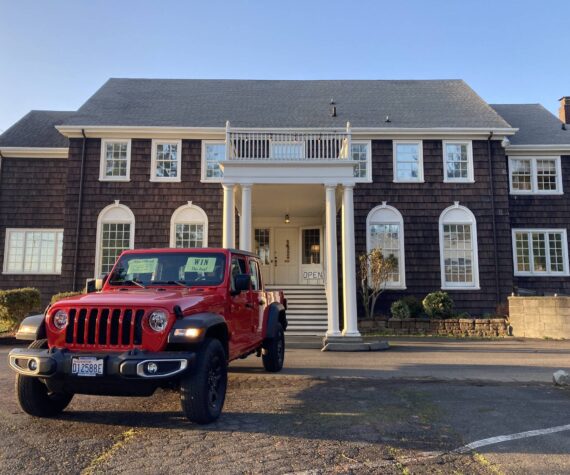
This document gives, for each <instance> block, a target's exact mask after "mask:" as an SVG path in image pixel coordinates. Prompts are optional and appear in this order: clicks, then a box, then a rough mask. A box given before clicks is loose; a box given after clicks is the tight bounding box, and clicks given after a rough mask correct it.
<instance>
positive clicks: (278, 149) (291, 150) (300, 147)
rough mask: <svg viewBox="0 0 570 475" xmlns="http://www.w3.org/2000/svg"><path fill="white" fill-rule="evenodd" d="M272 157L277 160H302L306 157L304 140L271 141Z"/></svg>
mask: <svg viewBox="0 0 570 475" xmlns="http://www.w3.org/2000/svg"><path fill="white" fill-rule="evenodd" d="M270 147H271V158H273V159H275V160H300V159H302V158H305V142H304V141H277V140H276V141H271V144H270Z"/></svg>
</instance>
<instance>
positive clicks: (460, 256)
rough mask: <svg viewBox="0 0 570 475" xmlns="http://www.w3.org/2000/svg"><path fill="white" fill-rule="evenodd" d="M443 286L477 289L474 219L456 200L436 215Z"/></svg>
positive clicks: (477, 272)
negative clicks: (438, 215)
mask: <svg viewBox="0 0 570 475" xmlns="http://www.w3.org/2000/svg"><path fill="white" fill-rule="evenodd" d="M439 249H440V259H441V288H442V289H478V288H479V262H478V257H477V222H476V220H475V216H474V215H473V213H472V212H471V211H470V210H469V209H467V208H466V207H465V206H460V205H459V201H456V202H455V204H454V205H453V206H450V207H449V208H446V209H445V210H444V211H443V213H441V216H440V217H439Z"/></svg>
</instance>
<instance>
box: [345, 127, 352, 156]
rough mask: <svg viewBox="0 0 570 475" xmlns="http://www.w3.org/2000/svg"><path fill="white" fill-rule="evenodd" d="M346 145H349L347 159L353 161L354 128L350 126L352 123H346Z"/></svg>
mask: <svg viewBox="0 0 570 475" xmlns="http://www.w3.org/2000/svg"><path fill="white" fill-rule="evenodd" d="M346 143H347V144H348V145H347V148H348V150H347V151H346V153H347V155H346V159H347V160H352V127H351V126H350V122H347V123H346Z"/></svg>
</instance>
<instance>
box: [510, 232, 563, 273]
mask: <svg viewBox="0 0 570 475" xmlns="http://www.w3.org/2000/svg"><path fill="white" fill-rule="evenodd" d="M516 233H526V235H527V239H528V238H529V235H530V234H532V233H540V234H548V233H557V234H561V235H562V255H563V258H564V270H563V271H562V272H552V271H550V270H549V271H546V272H535V271H533V270H530V271H519V270H517V264H518V262H517V247H516ZM511 242H512V248H513V275H515V276H518V277H560V276H567V275H569V272H570V270H569V266H568V236H567V233H566V229H565V228H513V229H512V230H511ZM545 244H546V247H545V252H546V264H547V266H548V267H549V268H550V266H551V261H550V244H549V242H548V239H545ZM528 245H529V264H530V267H531V269H532V268H533V267H534V261H533V251H532V238H531V239H530V240H529V241H528Z"/></svg>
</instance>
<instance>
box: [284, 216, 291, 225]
mask: <svg viewBox="0 0 570 475" xmlns="http://www.w3.org/2000/svg"><path fill="white" fill-rule="evenodd" d="M290 222H291V219H290V218H289V215H288V214H286V215H285V223H286V224H289V223H290Z"/></svg>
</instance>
